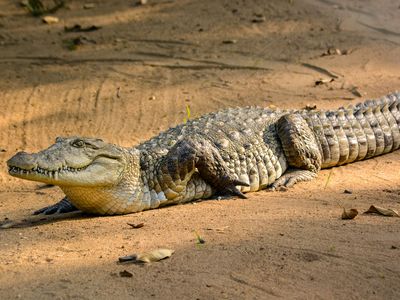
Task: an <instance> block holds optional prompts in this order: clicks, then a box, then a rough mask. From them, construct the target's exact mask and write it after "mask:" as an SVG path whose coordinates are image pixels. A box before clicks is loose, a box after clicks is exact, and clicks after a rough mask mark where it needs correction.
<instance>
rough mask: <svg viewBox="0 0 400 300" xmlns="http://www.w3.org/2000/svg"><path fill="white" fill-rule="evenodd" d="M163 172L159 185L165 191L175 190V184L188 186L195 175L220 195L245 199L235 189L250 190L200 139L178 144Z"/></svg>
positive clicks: (161, 167)
mask: <svg viewBox="0 0 400 300" xmlns="http://www.w3.org/2000/svg"><path fill="white" fill-rule="evenodd" d="M160 171H161V172H160V174H159V182H161V183H162V185H163V186H161V188H162V189H163V190H166V189H172V190H174V187H175V186H176V183H180V182H182V181H186V182H187V181H188V180H189V179H190V177H191V176H192V175H193V173H194V172H195V171H197V172H198V173H199V174H200V176H201V178H202V179H203V180H204V181H205V182H207V183H208V184H209V185H210V186H212V187H213V189H215V191H216V192H217V193H222V194H223V193H229V194H233V195H237V196H239V197H241V198H246V196H245V195H244V194H242V192H240V191H239V190H238V189H237V187H236V186H238V185H242V186H249V184H248V183H246V182H243V181H241V180H238V179H237V178H236V176H235V175H234V174H232V173H231V172H230V171H229V169H228V168H227V166H226V164H225V162H224V160H223V159H222V157H221V155H220V153H219V151H218V149H217V148H216V147H215V146H214V145H212V144H211V142H210V141H208V140H207V139H205V138H204V137H201V136H194V137H189V138H185V139H183V140H181V141H179V142H177V143H176V144H175V145H174V147H173V148H171V150H170V151H169V152H168V154H167V155H166V156H165V158H164V159H163V160H162V162H161V166H160ZM160 177H161V178H160ZM175 191H176V189H175Z"/></svg>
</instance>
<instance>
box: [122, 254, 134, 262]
mask: <svg viewBox="0 0 400 300" xmlns="http://www.w3.org/2000/svg"><path fill="white" fill-rule="evenodd" d="M118 261H119V262H120V263H124V262H128V261H136V255H127V256H121V257H119V258H118Z"/></svg>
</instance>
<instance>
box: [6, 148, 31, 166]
mask: <svg viewBox="0 0 400 300" xmlns="http://www.w3.org/2000/svg"><path fill="white" fill-rule="evenodd" d="M36 165H37V163H36V157H35V155H34V154H29V153H26V152H22V151H21V152H18V153H17V154H15V155H14V156H13V157H11V158H10V159H9V160H8V161H7V166H8V167H9V168H10V167H17V168H20V169H23V170H31V169H33V168H35V167H36Z"/></svg>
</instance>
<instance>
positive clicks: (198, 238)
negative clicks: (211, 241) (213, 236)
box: [194, 231, 206, 245]
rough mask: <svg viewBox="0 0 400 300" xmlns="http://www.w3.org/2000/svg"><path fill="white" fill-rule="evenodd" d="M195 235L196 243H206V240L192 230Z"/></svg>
mask: <svg viewBox="0 0 400 300" xmlns="http://www.w3.org/2000/svg"><path fill="white" fill-rule="evenodd" d="M194 234H195V235H196V245H203V244H205V243H206V241H205V240H204V239H203V238H202V237H201V236H200V235H199V234H198V233H197V231H195V232H194Z"/></svg>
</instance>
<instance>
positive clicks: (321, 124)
mask: <svg viewBox="0 0 400 300" xmlns="http://www.w3.org/2000/svg"><path fill="white" fill-rule="evenodd" d="M301 114H302V117H303V118H304V119H305V120H306V121H307V123H308V125H309V126H310V128H311V129H312V130H313V131H314V133H315V136H316V140H317V142H319V147H320V151H321V154H322V166H321V167H322V168H329V167H333V166H340V165H343V164H348V163H352V162H354V161H359V160H363V159H367V158H370V157H374V156H378V155H381V154H385V153H389V152H392V151H394V150H397V149H399V148H400V93H398V92H396V93H392V94H389V95H387V96H384V97H382V98H380V99H377V100H367V101H365V102H364V103H359V104H357V105H355V106H350V107H348V108H343V107H341V108H339V109H338V110H336V111H316V112H314V111H311V112H302V113H301Z"/></svg>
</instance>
